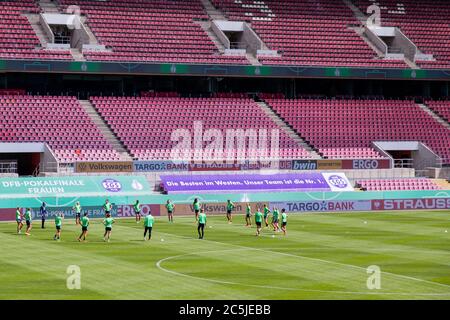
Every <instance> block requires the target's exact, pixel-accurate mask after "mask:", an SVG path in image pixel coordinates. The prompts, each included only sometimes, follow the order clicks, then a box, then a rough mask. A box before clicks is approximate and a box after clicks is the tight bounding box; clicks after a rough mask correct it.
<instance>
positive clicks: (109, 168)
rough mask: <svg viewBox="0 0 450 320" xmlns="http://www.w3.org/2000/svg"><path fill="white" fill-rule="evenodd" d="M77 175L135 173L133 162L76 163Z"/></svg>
mask: <svg viewBox="0 0 450 320" xmlns="http://www.w3.org/2000/svg"><path fill="white" fill-rule="evenodd" d="M75 172H77V173H102V172H115V173H117V172H133V162H132V161H105V162H87V161H83V162H76V163H75Z"/></svg>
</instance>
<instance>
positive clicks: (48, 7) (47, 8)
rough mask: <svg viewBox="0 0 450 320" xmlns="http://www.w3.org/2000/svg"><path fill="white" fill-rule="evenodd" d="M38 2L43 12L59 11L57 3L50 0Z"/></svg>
mask: <svg viewBox="0 0 450 320" xmlns="http://www.w3.org/2000/svg"><path fill="white" fill-rule="evenodd" d="M38 4H39V7H40V8H41V9H42V11H43V12H44V13H59V10H58V7H57V5H56V4H55V3H54V2H53V1H51V0H40V1H38Z"/></svg>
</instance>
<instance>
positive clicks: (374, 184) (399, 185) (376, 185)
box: [356, 178, 440, 191]
mask: <svg viewBox="0 0 450 320" xmlns="http://www.w3.org/2000/svg"><path fill="white" fill-rule="evenodd" d="M356 187H359V188H361V189H362V190H365V191H384V190H439V189H440V187H439V186H438V185H436V184H435V183H434V182H433V180H431V179H428V178H418V179H417V178H412V179H370V180H359V181H356Z"/></svg>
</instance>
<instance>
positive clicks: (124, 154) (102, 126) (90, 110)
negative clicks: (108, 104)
mask: <svg viewBox="0 0 450 320" xmlns="http://www.w3.org/2000/svg"><path fill="white" fill-rule="evenodd" d="M79 101H80V104H81V106H82V107H83V109H84V110H85V111H86V113H87V114H88V115H89V117H90V118H91V120H92V121H93V122H94V123H95V124H96V125H97V128H98V129H99V130H100V132H101V133H102V134H103V136H104V137H105V139H106V141H108V142H109V144H110V145H111V146H112V147H113V148H114V150H116V151H117V153H119V154H120V156H121V160H123V161H132V160H133V158H132V157H131V156H130V155H129V154H128V151H127V150H126V149H125V147H124V146H123V144H122V143H121V142H120V141H119V139H118V138H117V137H116V135H115V134H114V133H113V132H112V131H111V129H110V128H109V127H108V126H107V124H106V123H105V122H104V121H103V119H102V117H100V115H99V114H98V113H97V111H96V110H95V108H94V106H93V105H92V103H91V102H90V101H89V100H79Z"/></svg>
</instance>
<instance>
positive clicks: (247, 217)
mask: <svg viewBox="0 0 450 320" xmlns="http://www.w3.org/2000/svg"><path fill="white" fill-rule="evenodd" d="M251 217H252V207H251V206H250V204H249V203H247V207H246V208H245V226H246V227H251V226H252V219H251Z"/></svg>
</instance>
